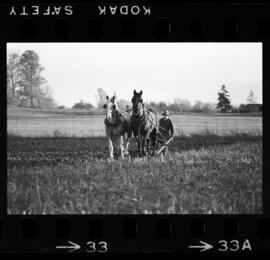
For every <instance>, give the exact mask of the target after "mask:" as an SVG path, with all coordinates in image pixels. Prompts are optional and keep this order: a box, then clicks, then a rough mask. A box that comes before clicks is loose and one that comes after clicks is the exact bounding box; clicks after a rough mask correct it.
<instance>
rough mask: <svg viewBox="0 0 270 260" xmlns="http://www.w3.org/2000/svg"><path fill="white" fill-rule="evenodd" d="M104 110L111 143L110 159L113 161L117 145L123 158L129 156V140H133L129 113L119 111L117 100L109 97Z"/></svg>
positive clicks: (106, 128)
mask: <svg viewBox="0 0 270 260" xmlns="http://www.w3.org/2000/svg"><path fill="white" fill-rule="evenodd" d="M106 99H107V101H106V104H104V106H103V108H104V109H105V111H106V118H105V120H104V124H105V131H106V136H107V138H108V142H109V153H110V158H111V159H113V148H114V145H115V144H116V145H117V146H118V147H117V148H118V150H120V153H121V157H122V158H124V155H128V154H129V153H128V145H129V139H130V138H131V135H132V132H131V116H130V114H129V113H127V112H123V111H120V110H119V109H118V106H117V103H116V98H115V97H114V96H113V97H112V98H111V99H110V98H109V97H108V96H107V97H106Z"/></svg>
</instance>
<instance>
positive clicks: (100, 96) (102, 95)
mask: <svg viewBox="0 0 270 260" xmlns="http://www.w3.org/2000/svg"><path fill="white" fill-rule="evenodd" d="M106 96H107V94H106V92H105V91H104V90H103V89H102V88H98V89H97V94H96V98H97V107H98V108H103V105H104V104H105V103H106Z"/></svg>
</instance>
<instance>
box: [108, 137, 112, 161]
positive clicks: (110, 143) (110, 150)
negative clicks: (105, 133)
mask: <svg viewBox="0 0 270 260" xmlns="http://www.w3.org/2000/svg"><path fill="white" fill-rule="evenodd" d="M108 142H109V154H110V159H113V142H112V139H111V138H110V137H108Z"/></svg>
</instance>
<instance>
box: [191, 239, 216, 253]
mask: <svg viewBox="0 0 270 260" xmlns="http://www.w3.org/2000/svg"><path fill="white" fill-rule="evenodd" d="M200 243H201V244H203V245H197V246H189V248H201V249H202V250H200V252H203V251H205V250H209V249H211V248H213V246H212V245H210V244H208V243H206V242H203V241H200Z"/></svg>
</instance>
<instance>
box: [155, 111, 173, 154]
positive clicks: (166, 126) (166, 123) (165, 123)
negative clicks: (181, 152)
mask: <svg viewBox="0 0 270 260" xmlns="http://www.w3.org/2000/svg"><path fill="white" fill-rule="evenodd" d="M162 115H163V118H161V119H160V120H159V129H158V130H159V132H160V133H159V134H158V141H159V143H160V144H164V143H166V141H168V140H169V139H170V138H171V139H173V136H174V128H173V123H172V121H171V120H170V119H169V116H170V113H169V111H167V110H166V111H164V113H163V114H162ZM164 139H166V140H164ZM167 153H168V146H165V148H164V149H163V155H166V154H167Z"/></svg>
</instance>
